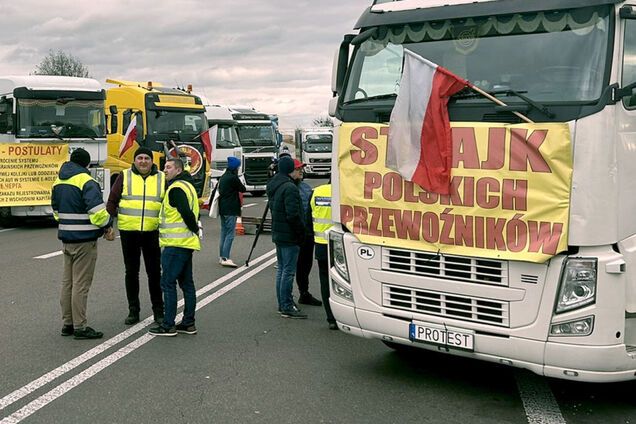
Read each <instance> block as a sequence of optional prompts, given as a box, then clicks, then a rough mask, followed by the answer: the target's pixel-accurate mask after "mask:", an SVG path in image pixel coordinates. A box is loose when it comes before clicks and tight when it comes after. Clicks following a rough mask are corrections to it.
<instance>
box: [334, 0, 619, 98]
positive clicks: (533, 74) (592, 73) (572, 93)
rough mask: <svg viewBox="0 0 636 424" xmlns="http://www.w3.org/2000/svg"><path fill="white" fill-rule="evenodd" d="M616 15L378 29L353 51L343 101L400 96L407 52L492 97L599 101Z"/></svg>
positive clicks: (563, 14)
mask: <svg viewBox="0 0 636 424" xmlns="http://www.w3.org/2000/svg"><path fill="white" fill-rule="evenodd" d="M610 10H611V8H610V6H607V5H605V6H595V7H586V8H580V9H573V10H565V11H554V12H541V13H526V14H515V15H513V16H486V17H479V18H467V19H461V20H446V21H438V22H423V23H418V24H405V25H397V26H395V25H392V26H384V27H382V26H381V27H377V28H376V29H375V34H374V35H373V36H372V37H371V38H369V39H367V40H366V41H364V42H363V43H361V45H360V46H359V47H358V48H357V49H356V51H355V57H354V59H353V62H352V66H351V70H350V72H349V77H348V81H347V87H346V88H345V91H344V98H343V102H344V103H345V104H347V103H357V102H365V101H366V100H372V99H374V98H375V99H379V98H390V97H391V96H395V95H396V94H397V93H398V89H399V84H400V78H401V75H402V64H403V57H404V49H409V50H411V51H413V52H415V53H417V54H419V55H420V56H422V57H424V58H426V59H428V60H430V61H432V62H434V63H436V64H438V65H440V66H443V67H445V68H447V69H449V70H450V71H451V72H453V73H455V74H457V75H458V76H460V77H463V78H466V79H468V80H469V81H471V82H472V83H473V84H475V85H476V86H479V87H480V88H482V89H484V90H487V91H497V90H516V91H520V92H524V94H525V95H526V96H527V97H528V98H531V99H532V100H534V101H538V102H560V103H561V102H589V101H593V100H596V99H598V98H599V97H600V95H601V92H602V89H603V83H604V81H605V80H606V78H605V73H606V72H607V69H608V68H609V67H608V66H606V62H607V60H608V44H609V43H610V41H611V37H610V33H611V31H610V19H609V16H610ZM557 46H558V47H557ZM507 101H508V100H507ZM515 101H520V100H519V99H518V98H517V99H514V98H513V97H511V98H510V102H515Z"/></svg>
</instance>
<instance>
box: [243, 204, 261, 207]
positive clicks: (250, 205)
mask: <svg viewBox="0 0 636 424" xmlns="http://www.w3.org/2000/svg"><path fill="white" fill-rule="evenodd" d="M256 205H258V203H248V204H247V205H243V207H244V208H251V207H252V206H256Z"/></svg>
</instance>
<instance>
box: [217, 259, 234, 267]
mask: <svg viewBox="0 0 636 424" xmlns="http://www.w3.org/2000/svg"><path fill="white" fill-rule="evenodd" d="M221 265H223V266H228V267H230V268H236V267H238V265H237V264H235V263H234V261H232V259H223V260H222V261H221Z"/></svg>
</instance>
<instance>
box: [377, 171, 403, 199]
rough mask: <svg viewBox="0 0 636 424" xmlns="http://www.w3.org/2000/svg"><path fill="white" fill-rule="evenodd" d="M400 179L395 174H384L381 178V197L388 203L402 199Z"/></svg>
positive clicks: (398, 175)
mask: <svg viewBox="0 0 636 424" xmlns="http://www.w3.org/2000/svg"><path fill="white" fill-rule="evenodd" d="M402 181H403V180H402V177H401V176H400V174H398V173H397V172H389V173H387V174H384V178H382V197H384V199H385V200H388V201H389V202H395V201H397V200H400V199H401V198H402Z"/></svg>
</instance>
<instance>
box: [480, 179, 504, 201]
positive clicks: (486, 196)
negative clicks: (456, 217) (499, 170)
mask: <svg viewBox="0 0 636 424" xmlns="http://www.w3.org/2000/svg"><path fill="white" fill-rule="evenodd" d="M491 186H492V187H494V188H492V189H491ZM491 192H495V193H498V192H499V181H498V180H496V179H495V178H490V177H486V178H480V179H479V180H477V204H478V205H479V207H480V208H483V209H495V208H496V207H497V206H499V198H498V197H497V196H490V193H491Z"/></svg>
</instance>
